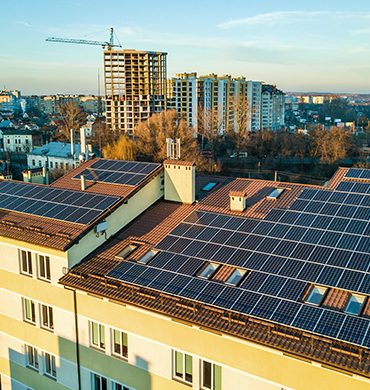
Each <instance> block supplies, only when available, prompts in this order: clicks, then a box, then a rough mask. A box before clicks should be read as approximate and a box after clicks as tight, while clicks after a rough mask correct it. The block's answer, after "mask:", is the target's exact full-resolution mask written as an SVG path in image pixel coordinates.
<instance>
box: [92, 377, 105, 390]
mask: <svg viewBox="0 0 370 390" xmlns="http://www.w3.org/2000/svg"><path fill="white" fill-rule="evenodd" d="M97 382H99V383H97ZM91 387H92V388H93V389H94V390H108V388H109V387H108V379H107V378H106V377H104V376H102V375H99V374H92V386H91Z"/></svg>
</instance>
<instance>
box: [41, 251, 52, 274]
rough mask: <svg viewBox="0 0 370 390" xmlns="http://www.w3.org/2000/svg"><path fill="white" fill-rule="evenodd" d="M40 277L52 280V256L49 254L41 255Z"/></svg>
mask: <svg viewBox="0 0 370 390" xmlns="http://www.w3.org/2000/svg"><path fill="white" fill-rule="evenodd" d="M39 278H40V279H46V280H50V279H51V276H50V258H49V256H44V255H39Z"/></svg>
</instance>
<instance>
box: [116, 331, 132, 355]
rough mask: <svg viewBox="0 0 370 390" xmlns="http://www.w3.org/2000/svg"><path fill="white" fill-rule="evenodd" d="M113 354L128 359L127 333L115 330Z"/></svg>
mask: <svg viewBox="0 0 370 390" xmlns="http://www.w3.org/2000/svg"><path fill="white" fill-rule="evenodd" d="M113 353H114V354H117V355H119V356H122V357H125V358H127V357H128V343H127V333H124V332H120V331H119V330H115V329H113Z"/></svg>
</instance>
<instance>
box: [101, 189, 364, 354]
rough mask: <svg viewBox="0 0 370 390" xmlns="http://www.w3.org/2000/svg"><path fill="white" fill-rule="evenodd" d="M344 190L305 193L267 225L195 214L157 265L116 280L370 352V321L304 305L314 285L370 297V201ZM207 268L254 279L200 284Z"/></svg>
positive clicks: (125, 266) (126, 269) (125, 268)
mask: <svg viewBox="0 0 370 390" xmlns="http://www.w3.org/2000/svg"><path fill="white" fill-rule="evenodd" d="M343 183H344V184H346V185H347V184H350V185H351V186H352V187H348V188H347V187H345V188H344V187H343V188H339V190H338V191H328V190H316V189H305V190H303V191H302V193H301V194H300V196H299V197H298V198H297V199H296V200H295V201H294V202H293V203H292V205H291V207H290V208H289V209H288V210H285V209H273V210H271V211H270V212H269V213H268V214H267V216H266V217H265V218H264V219H263V220H257V219H251V218H248V219H246V218H238V217H234V216H228V215H220V214H216V213H210V212H204V211H194V212H193V213H192V214H190V215H189V216H188V217H187V218H186V219H185V220H184V221H183V222H181V223H180V224H179V225H178V226H177V227H176V228H175V229H174V230H173V231H172V232H171V233H170V234H169V235H167V236H166V237H165V238H164V239H163V240H162V241H161V242H160V243H159V244H158V245H157V246H156V249H158V250H161V251H162V252H161V253H160V254H159V255H158V256H156V257H155V258H154V259H153V260H152V261H151V262H150V263H149V266H146V267H145V266H144V267H143V266H139V265H138V264H135V263H131V262H123V263H120V264H119V265H118V266H117V267H116V268H114V269H113V270H112V271H111V272H110V273H109V274H108V276H110V277H113V278H116V279H119V280H122V281H125V282H129V283H134V284H138V285H141V286H146V287H149V288H153V289H156V290H159V291H163V292H168V293H171V294H174V295H178V296H180V297H184V298H190V299H194V300H196V301H199V302H202V303H207V304H211V305H214V306H218V307H221V308H225V309H229V310H233V311H236V312H241V313H244V314H248V315H251V316H255V317H258V318H262V319H265V320H270V321H274V322H278V323H283V324H285V325H288V326H293V327H296V328H299V329H302V330H305V331H310V332H314V333H317V334H320V335H323V336H328V337H333V338H336V339H339V340H342V341H348V342H351V343H355V344H358V345H363V346H365V347H370V337H367V335H368V332H369V324H370V321H369V320H367V319H365V318H361V317H357V316H351V315H348V314H345V313H341V312H335V311H331V310H327V309H324V308H321V307H316V306H311V305H307V304H304V303H300V302H297V301H298V300H299V298H300V297H301V295H302V293H303V291H304V290H305V288H306V287H307V285H308V284H311V283H313V284H320V285H326V286H328V287H333V288H339V289H344V290H349V291H353V292H358V293H363V294H369V292H370V254H369V248H370V195H367V191H368V188H365V187H361V188H360V187H358V186H355V187H354V185H356V184H366V183H355V182H343ZM366 185H367V184H366ZM360 190H361V191H360ZM365 190H366V191H365ZM369 194H370V192H369ZM207 261H210V262H215V263H218V264H221V265H222V264H226V265H229V266H235V267H238V268H242V269H246V270H250V273H249V274H248V275H247V277H246V278H244V280H243V281H242V283H241V284H240V285H239V286H238V287H233V286H229V285H225V284H221V283H217V282H214V281H212V280H204V279H200V278H197V277H195V275H196V272H197V271H198V270H199V269H200V268H201V267H202V266H203V265H204V264H205V263H206V262H207ZM140 267H141V268H140ZM148 275H150V278H148V279H146V277H147V276H148Z"/></svg>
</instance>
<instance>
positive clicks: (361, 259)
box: [347, 252, 370, 272]
mask: <svg viewBox="0 0 370 390" xmlns="http://www.w3.org/2000/svg"><path fill="white" fill-rule="evenodd" d="M369 266H370V255H369V254H367V253H366V254H365V253H358V252H354V253H353V254H352V257H351V258H350V260H349V261H348V264H347V268H349V269H353V270H357V271H365V272H366V271H368V269H369Z"/></svg>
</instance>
